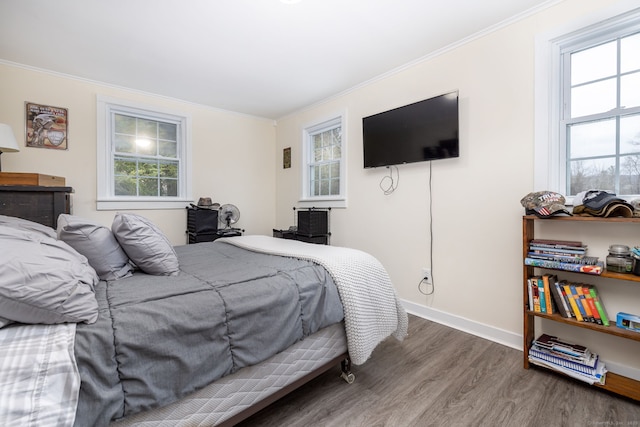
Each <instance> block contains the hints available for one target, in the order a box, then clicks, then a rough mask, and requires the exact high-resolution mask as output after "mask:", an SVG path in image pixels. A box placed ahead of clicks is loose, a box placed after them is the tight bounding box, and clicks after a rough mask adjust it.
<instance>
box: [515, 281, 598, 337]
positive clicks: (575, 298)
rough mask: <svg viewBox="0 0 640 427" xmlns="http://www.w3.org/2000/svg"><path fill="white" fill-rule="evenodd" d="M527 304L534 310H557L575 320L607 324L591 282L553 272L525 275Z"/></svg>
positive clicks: (537, 311) (552, 311)
mask: <svg viewBox="0 0 640 427" xmlns="http://www.w3.org/2000/svg"><path fill="white" fill-rule="evenodd" d="M527 288H528V289H527V294H528V297H529V299H528V308H529V310H531V311H533V312H536V313H545V314H553V313H557V314H559V315H560V316H562V317H565V318H575V320H577V321H579V322H590V323H594V324H597V325H602V326H609V325H610V322H609V317H608V316H607V312H606V310H605V308H604V304H603V303H602V300H601V299H600V296H599V294H598V291H597V289H596V287H595V286H594V285H588V284H584V283H571V282H569V281H567V280H559V279H558V276H557V275H555V274H545V275H543V276H532V277H530V278H529V279H527Z"/></svg>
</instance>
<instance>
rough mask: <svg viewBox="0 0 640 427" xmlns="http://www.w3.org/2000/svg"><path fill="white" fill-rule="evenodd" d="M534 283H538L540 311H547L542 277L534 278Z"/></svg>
mask: <svg viewBox="0 0 640 427" xmlns="http://www.w3.org/2000/svg"><path fill="white" fill-rule="evenodd" d="M536 283H537V284H538V295H539V296H540V312H541V313H546V312H547V295H546V294H545V292H544V284H543V283H542V278H541V277H538V278H536Z"/></svg>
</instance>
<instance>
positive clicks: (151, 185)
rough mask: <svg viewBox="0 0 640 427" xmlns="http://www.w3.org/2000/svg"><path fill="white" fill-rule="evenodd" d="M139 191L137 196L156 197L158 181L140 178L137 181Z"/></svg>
mask: <svg viewBox="0 0 640 427" xmlns="http://www.w3.org/2000/svg"><path fill="white" fill-rule="evenodd" d="M138 184H139V186H140V189H139V191H138V195H139V196H157V195H158V179H156V178H140V179H139V180H138Z"/></svg>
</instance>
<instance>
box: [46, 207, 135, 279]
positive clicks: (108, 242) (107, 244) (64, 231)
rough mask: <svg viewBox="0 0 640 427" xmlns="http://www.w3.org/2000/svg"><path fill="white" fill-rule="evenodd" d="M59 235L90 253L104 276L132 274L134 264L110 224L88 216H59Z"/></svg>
mask: <svg viewBox="0 0 640 427" xmlns="http://www.w3.org/2000/svg"><path fill="white" fill-rule="evenodd" d="M58 239H60V240H62V241H63V242H65V243H67V244H68V245H69V246H71V247H72V248H73V249H75V250H76V251H78V252H80V253H81V254H82V255H84V256H85V257H87V260H89V264H90V265H91V266H92V267H93V268H94V269H95V270H96V273H98V277H99V278H100V279H101V280H118V279H122V278H123V277H129V276H131V274H132V272H133V266H132V265H131V264H130V263H129V257H127V254H126V253H125V252H124V251H123V250H122V248H121V247H120V245H119V244H118V241H117V240H116V237H115V236H114V235H113V233H112V232H111V230H110V229H109V228H108V227H105V226H103V225H100V224H96V223H94V222H91V221H88V220H86V219H83V218H80V217H77V216H73V215H67V214H62V215H60V216H58Z"/></svg>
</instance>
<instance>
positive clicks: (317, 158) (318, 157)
mask: <svg viewBox="0 0 640 427" xmlns="http://www.w3.org/2000/svg"><path fill="white" fill-rule="evenodd" d="M322 153H323V149H322V148H316V149H315V150H313V161H314V162H321V161H322Z"/></svg>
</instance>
